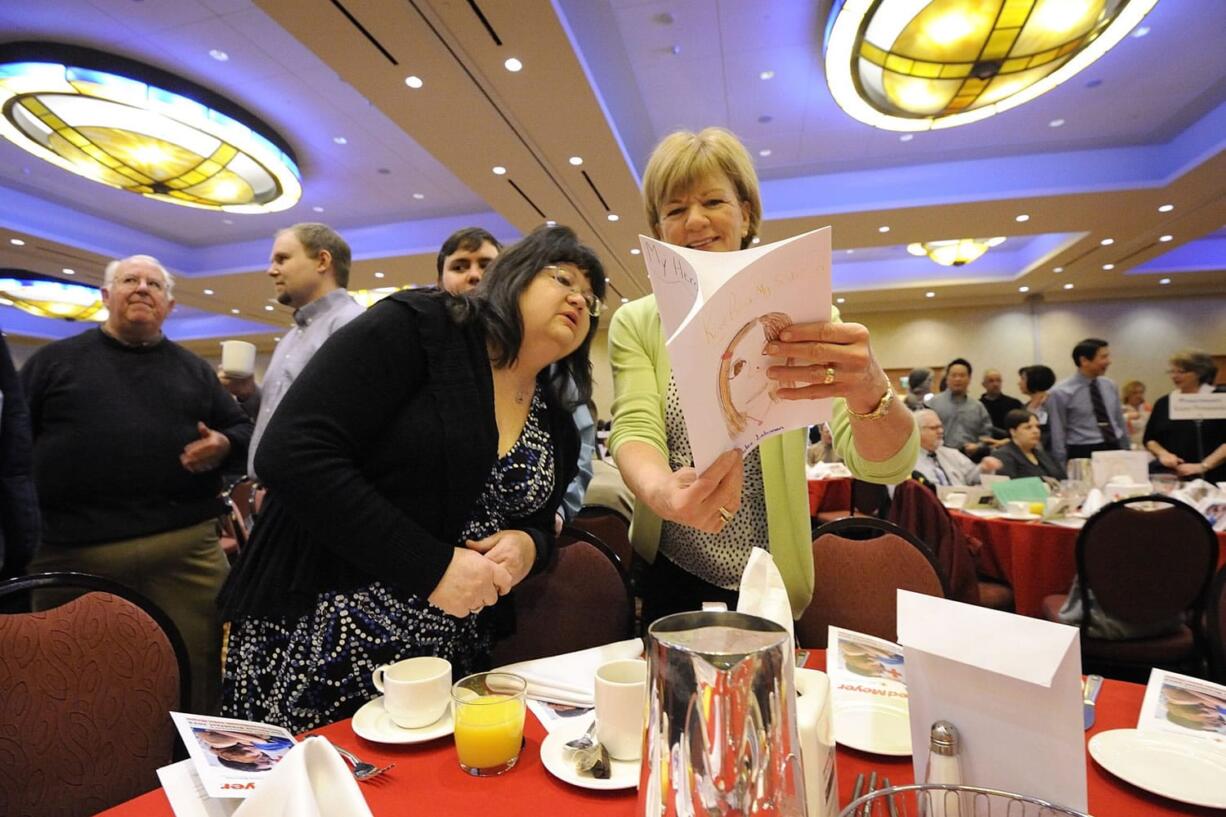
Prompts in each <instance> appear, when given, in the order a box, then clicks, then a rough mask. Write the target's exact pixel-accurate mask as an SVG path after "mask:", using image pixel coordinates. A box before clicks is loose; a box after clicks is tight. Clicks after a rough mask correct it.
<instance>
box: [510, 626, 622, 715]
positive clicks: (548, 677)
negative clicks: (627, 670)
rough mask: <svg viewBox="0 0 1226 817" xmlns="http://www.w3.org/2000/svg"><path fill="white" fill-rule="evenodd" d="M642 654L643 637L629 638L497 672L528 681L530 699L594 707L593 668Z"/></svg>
mask: <svg viewBox="0 0 1226 817" xmlns="http://www.w3.org/2000/svg"><path fill="white" fill-rule="evenodd" d="M642 654H643V640H642V639H641V638H629V639H626V640H625V641H614V642H613V643H612V644H603V645H601V646H599V647H591V648H590V649H586V650H579V651H578V652H568V653H563V654H562V655H553V656H550V657H548V658H534V659H532V660H531V661H519V662H517V663H515V664H507V665H506V666H505V667H499V668H498V669H497V670H496V671H497V672H513V673H515V674H516V675H518V676H520V677H521V678H523V679H524V680H525V681H527V682H528V697H529V698H534V699H536V700H538V701H548V702H549V703H555V704H565V705H568V706H595V705H596V697H595V695H596V691H595V686H596V670H597V669H598V668H599V667H600V665H601V664H607V663H608V662H609V661H616V660H618V659H619V658H638V657H639V656H641V655H642Z"/></svg>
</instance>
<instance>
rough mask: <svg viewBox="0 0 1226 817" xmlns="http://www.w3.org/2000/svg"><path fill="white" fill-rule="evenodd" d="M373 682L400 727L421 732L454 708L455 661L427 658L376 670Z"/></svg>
mask: <svg viewBox="0 0 1226 817" xmlns="http://www.w3.org/2000/svg"><path fill="white" fill-rule="evenodd" d="M371 680H373V681H374V683H375V689H377V690H379V691H380V692H382V693H383V708H384V709H386V710H387V714H389V715H391V716H392V720H393V721H395V722H396V725H397V726H403V727H404V728H405V729H420V728H421V727H423V726H429V725H430V724H432V723H434V722H435V721H437V720H438V719H439V718H441V717H443V713H444V712H446V711H447V707H448V706H450V705H451V662H450V661H448V660H447V659H446V658H435V657H434V656H432V655H424V656H420V657H418V658H406V659H405V660H403V661H397V662H396V663H395V664H384V665H383V666H381V667H379V668H378V669H376V670H375V671H374V672H373V673H372V675H371Z"/></svg>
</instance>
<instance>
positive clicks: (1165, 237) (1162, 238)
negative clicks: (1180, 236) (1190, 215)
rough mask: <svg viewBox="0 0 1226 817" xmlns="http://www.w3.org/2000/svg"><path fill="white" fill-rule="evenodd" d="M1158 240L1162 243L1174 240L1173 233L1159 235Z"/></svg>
mask: <svg viewBox="0 0 1226 817" xmlns="http://www.w3.org/2000/svg"><path fill="white" fill-rule="evenodd" d="M1158 240H1159V241H1161V242H1162V243H1163V244H1165V243H1166V242H1168V241H1174V240H1175V236H1173V235H1161V236H1158Z"/></svg>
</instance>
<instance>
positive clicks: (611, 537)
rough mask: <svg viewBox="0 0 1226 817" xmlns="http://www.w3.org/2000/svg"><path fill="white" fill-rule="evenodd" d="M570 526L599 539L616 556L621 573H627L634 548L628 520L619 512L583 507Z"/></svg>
mask: <svg viewBox="0 0 1226 817" xmlns="http://www.w3.org/2000/svg"><path fill="white" fill-rule="evenodd" d="M570 524H571V527H575V528H579V529H580V530H585V531H588V532H590V533H592V534H595V535H596V536H597V537H599V539H600V541H602V542H604V543H605V544H606V545H608V546H609V549H610V550H612V551H613V552H614V553H616V554H617V558H618V559H619V560H620V562H621V568H622V571H623V572H625V573H629V571H630V566H631V562H632V561H633V560H634V548H633V547H631V545H630V520H629V519H627V518H626V517H625V516H624V515H623V514H622V513H621V511H618V510H617V509H616V508H610V507H608V506H606V505H584V506H583V507H582V508H580V509H579V513H577V514H576V515H575V518H574V520H573V521H572V522H571V523H570Z"/></svg>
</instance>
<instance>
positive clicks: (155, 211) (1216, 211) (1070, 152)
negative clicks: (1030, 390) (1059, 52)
mask: <svg viewBox="0 0 1226 817" xmlns="http://www.w3.org/2000/svg"><path fill="white" fill-rule="evenodd" d="M828 5H829V4H828V2H822V3H815V2H810V1H809V0H804V1H803V2H785V1H784V0H665V1H658V0H650V1H649V2H636V0H554V2H550V1H549V0H484V1H482V0H476V2H472V3H470V2H468V0H394V2H393V0H338V2H331V1H330V0H260V2H258V3H252V2H249V0H43V2H38V3H30V2H27V3H7V4H3V5H0V43H2V42H13V41H20V40H48V41H56V42H65V43H70V44H76V45H84V46H88V47H91V48H95V49H98V50H102V51H108V52H111V53H115V54H118V55H120V56H124V57H128V58H131V59H136V60H139V61H143V62H146V63H149V64H151V65H153V66H155V67H157V68H160V69H163V70H166V71H169V72H171V73H175V74H178V75H180V76H183V77H184V78H186V79H189V80H191V81H193V82H195V83H197V84H200V85H203V86H205V87H207V88H209V89H211V90H212V91H214V92H216V93H219V94H222V95H224V96H226V97H228V98H230V99H232V100H233V101H235V102H237V103H238V104H240V105H242V106H243V107H245V108H247V109H248V110H250V111H252V112H253V113H255V114H256V115H257V116H259V117H260V118H261V119H262V120H263V121H265V122H266V123H268V124H269V125H270V126H271V127H272V128H273V129H275V130H276V131H277V132H278V133H279V134H280V135H281V136H282V137H284V139H285V140H286V141H288V142H289V144H290V145H291V146H292V147H293V149H294V151H295V153H296V154H297V158H298V162H299V166H300V168H301V170H302V174H303V187H304V196H303V199H302V201H301V202H300V203H299V204H298V205H297V206H295V207H294V208H293V209H291V210H289V211H287V212H284V213H278V214H271V215H262V216H240V215H227V214H221V213H212V212H207V211H199V210H194V209H190V208H182V207H175V206H172V205H167V204H163V203H159V202H154V201H146V200H143V199H141V198H140V197H138V196H135V195H132V194H129V193H125V192H122V191H118V190H112V189H110V188H106V187H103V186H101V185H98V184H96V183H93V182H90V181H88V180H85V179H82V178H80V177H77V176H75V175H72V174H69V173H67V172H65V171H61V170H59V169H56V168H53V167H50V166H40V163H39V162H38V161H37V160H35V159H33V158H32V157H30V156H29V154H26V153H25V152H23V151H21V150H19V149H17V148H16V147H14V146H12V145H10V144H7V143H0V201H3V202H4V206H2V207H0V239H2V238H7V237H19V238H22V239H24V240H25V241H26V245H25V246H23V247H14V246H13V245H11V244H9V242H8V241H7V240H0V267H18V268H25V269H31V270H34V271H37V272H42V273H45V274H51V275H56V276H59V277H61V278H64V277H65V276H64V275H63V274H62V272H61V270H62V268H63V267H64V266H71V267H72V268H74V269H75V270H76V271H77V274H76V275H75V276H74V279H76V280H86V281H91V280H92V281H97V280H98V279H99V278H100V273H101V267H102V265H103V264H104V263H105V261H106V260H107V259H109V258H111V257H117V256H122V255H126V254H130V253H135V252H152V253H153V254H155V255H158V256H159V257H161V258H162V259H163V260H164V261H165V262H166V263H167V264H168V266H170V267H171V268H172V269H173V270H175V271H176V272H179V273H181V284H180V287H179V289H178V292H177V294H178V296H179V299H180V302H181V303H182V304H183V305H185V306H188V307H192V308H195V309H196V310H199V311H200V312H204V313H215V318H216V320H213V321H211V322H210V321H200V320H196V321H195V323H193V324H192V325H191V326H190V327H188V326H187V325H184V326H182V327H170V328H168V331H169V332H170V334H171V335H172V336H178V337H184V338H193V337H194V338H200V337H219V336H225V335H232V334H259V333H261V332H263V333H264V337H263V338H262V339H261V340H262V341H263V342H265V343H270V342H271V338H272V337H273V336H274V335H275V334H276V331H277V329H278V328H279V327H280V326H283V325H284V324H285V323H286V322H287V317H288V316H287V313H286V312H285V311H284V309H282V308H280V307H277V308H275V309H274V310H273V311H271V312H269V311H266V310H265V309H264V306H265V305H266V304H267V303H268V298H269V296H270V294H271V291H270V288H269V286H268V282H267V279H266V278H265V277H263V275H262V274H261V273H260V270H261V269H262V267H263V265H264V263H265V260H266V257H267V253H268V248H269V246H270V244H271V235H272V233H273V232H274V231H275V230H276V229H278V228H280V227H284V226H287V225H288V224H291V223H293V222H295V221H304V220H322V221H326V222H328V223H331V224H332V225H333V226H335V227H337V228H338V229H340V230H341V231H342V233H344V234H345V235H346V236H347V238H349V240H350V243H351V244H352V245H353V248H354V254H355V258H356V259H357V263H356V264H355V270H354V280H353V286H355V287H364V286H365V287H373V286H381V285H387V284H389V283H392V284H408V283H428V282H431V281H432V280H433V277H434V257H433V256H434V251H435V249H436V248H437V246H438V245H439V243H441V241H442V240H443V238H445V237H446V235H447V234H449V233H450V232H451V231H452V230H454V229H456V228H457V227H460V226H465V225H468V224H478V225H481V226H485V227H486V228H487V229H490V230H492V231H493V232H494V233H495V234H496V235H498V236H499V237H500V238H504V239H507V240H513V239H514V238H516V237H517V236H518V235H521V234H522V233H524V232H526V231H527V230H529V229H531V228H532V227H533V226H535V225H536V224H538V223H540V222H541V221H542V220H543V219H544V217H548V218H553V219H556V220H557V221H559V222H561V223H566V224H570V225H572V226H574V227H575V228H576V229H577V230H578V231H579V232H580V234H581V235H582V236H583V237H584V238H585V240H588V241H590V242H591V243H593V245H594V246H596V247H597V248H598V250H599V251H600V252H601V253H602V255H603V256H604V258H605V261H606V264H607V265H608V267H609V272H610V278H611V282H612V284H613V287H614V289H615V291H616V292H617V293H618V295H619V296H626V297H631V298H632V297H637V296H638V295H640V294H643V293H644V292H646V291H647V287H646V281H645V278H644V276H643V274H642V270H641V268H640V267H639V265H638V263H637V258H636V257H634V256H632V255H630V253H629V250H630V248H632V247H634V246H635V245H636V236H637V234H638V233H639V232H645V231H646V225H645V224H644V223H643V219H642V216H641V204H640V202H639V196H638V189H637V185H638V178H639V174H640V172H641V169H642V167H643V165H644V164H645V161H646V157H647V155H648V154H649V152H650V150H651V148H652V146H653V145H654V143H655V142H656V141H657V140H658V139H659V138H660V137H662V136H663V135H664V134H666V133H668V132H669V131H670V130H672V129H675V128H678V127H685V128H700V127H703V126H705V125H723V126H726V127H729V128H731V129H732V130H734V131H735V132H737V133H738V134H739V135H740V136H741V137H742V138H743V139H744V140H745V142H746V144H747V145H749V147H750V148H751V149H752V150H753V151H754V153H755V158H756V161H757V163H758V167H759V172H760V174H761V176H762V178H763V200H764V206H765V211H766V221H765V223H764V226H763V238H764V240H767V241H769V240H774V239H778V238H783V237H785V236H788V235H792V234H794V233H796V232H799V231H801V230H805V229H811V228H813V227H818V226H823V225H825V224H832V225H833V226H834V229H835V246H836V248H837V249H836V253H835V285H836V289H837V290H838V292H839V294H840V296H842V297H846V298H847V299H848V307H845V308H851V307H852V306H853V305H854V306H855V307H859V308H860V309H862V310H864V311H871V310H875V309H896V308H911V307H914V306H916V305H917V304H919V303H920V302H922V293H923V292H925V291H928V290H930V289H934V288H935V289H936V291H937V292H938V297H939V298H940V299H941V302H942V303H947V304H1000V303H1009V302H1019V303H1020V302H1021V299H1022V298H1023V296H1022V295H1021V294H1019V293H1018V286H1022V285H1025V286H1029V287H1030V296H1034V295H1036V294H1037V295H1041V296H1042V297H1044V298H1047V299H1050V300H1061V299H1073V298H1103V297H1159V296H1163V295H1168V294H1177V293H1178V294H1187V293H1224V292H1226V236H1224V234H1223V232H1221V228H1222V225H1223V223H1226V197H1224V196H1223V192H1224V191H1226V185H1224V184H1223V180H1224V179H1226V155H1224V154H1223V150H1222V148H1223V143H1224V142H1226V49H1223V48H1222V47H1221V34H1222V32H1223V31H1226V2H1222V1H1221V0H1160V2H1159V3H1158V5H1157V6H1156V8H1155V9H1154V11H1153V12H1151V14H1150V15H1149V16H1148V17H1147V18H1146V20H1145V21H1144V23H1143V25H1144V26H1146V27H1147V28H1148V29H1149V33H1148V35H1147V36H1144V37H1127V38H1125V39H1124V40H1123V42H1122V43H1121V44H1120V45H1119V46H1118V47H1117V48H1116V49H1115V50H1113V51H1112V52H1110V53H1109V54H1108V55H1106V56H1105V57H1104V58H1103V59H1101V60H1099V61H1098V62H1097V63H1095V64H1094V65H1093V66H1091V67H1090V68H1089V69H1088V70H1087V71H1085V72H1083V73H1082V74H1081V75H1078V76H1077V77H1075V78H1074V79H1073V80H1072V81H1070V82H1068V83H1066V84H1065V85H1063V86H1061V87H1060V88H1058V89H1057V90H1056V91H1054V92H1052V93H1050V94H1048V95H1046V96H1044V97H1041V98H1039V99H1038V100H1036V101H1034V102H1032V103H1030V104H1028V105H1025V106H1022V107H1021V108H1018V109H1015V110H1013V111H1010V112H1007V113H1005V114H1002V115H1000V116H997V117H993V118H991V119H989V120H987V121H985V122H981V123H977V124H975V125H970V126H965V127H961V128H954V129H950V130H946V131H938V132H930V133H921V134H917V135H916V136H915V137H914V139H912V140H909V141H907V142H903V141H901V140H900V139H899V135H898V134H896V133H892V132H887V131H880V130H874V129H872V128H869V127H867V126H865V125H862V124H860V123H858V122H855V121H854V120H851V119H850V118H849V117H847V116H846V115H845V114H843V113H842V112H841V111H840V110H839V109H838V108H837V106H835V104H834V102H833V100H832V99H831V96H830V93H829V91H828V90H827V87H826V83H825V79H824V67H823V65H822V61H821V39H822V32H823V29H824V26H825V17H826V13H827V9H828ZM478 11H479V12H480V13H481V14H483V15H484V18H485V23H486V24H488V27H487V25H486V24H483V22H482V20H481V19H480V18H479V17H478V14H477V12H478ZM354 21H356V22H357V23H359V24H360V25H361V26H362V28H363V29H365V32H366V33H365V34H364V33H363V31H361V30H359V29H358V28H357V27H356V26H355V25H354ZM495 38H497V42H496V40H495ZM372 40H373V41H375V42H377V43H378V47H376V45H375V44H374V43H372ZM499 43H501V44H499ZM380 48H381V49H382V51H380ZM214 49H219V50H222V51H224V52H226V54H227V55H228V56H229V59H228V60H227V61H225V62H219V61H217V60H215V59H214V58H212V57H211V56H210V55H209V52H210V50H214ZM510 56H515V57H518V58H519V59H521V60H522V61H523V63H524V66H525V67H524V70H522V71H520V72H518V73H510V72H508V71H506V70H505V69H504V68H503V61H504V60H505V59H506V58H507V57H510ZM763 71H773V72H774V76H773V77H772V78H770V79H768V80H763V79H760V74H761V72H763ZM410 73H411V74H416V75H419V76H421V77H422V78H423V80H424V81H425V86H424V87H423V88H422V89H421V90H416V91H414V90H411V89H409V88H407V87H406V86H405V84H404V82H403V80H404V77H405V76H406V75H407V74H410ZM1056 119H1063V120H1064V124H1063V125H1062V126H1061V127H1050V125H1049V123H1050V122H1052V121H1053V120H1056ZM335 137H344V139H345V142H346V143H345V144H343V145H341V144H337V143H336V142H335V141H334V138H335ZM763 150H769V151H770V153H769V155H765V156H763V155H758V154H759V151H763ZM573 155H581V156H583V158H584V164H583V166H582V167H579V168H576V167H573V166H571V165H570V164H569V162H568V159H569V157H571V156H573ZM494 164H502V165H505V166H506V167H508V168H509V170H510V173H508V175H507V176H505V177H499V176H494V175H493V174H492V173H491V172H490V167H491V166H492V165H494ZM585 174H586V176H585ZM414 194H417V196H420V198H418V197H415V196H414ZM1168 201H1170V202H1172V203H1175V204H1176V209H1175V210H1174V211H1173V212H1170V213H1165V214H1163V213H1159V212H1158V211H1157V206H1158V205H1159V204H1162V203H1166V202H1168ZM314 208H322V210H321V211H317V210H315V209H314ZM610 212H613V213H616V214H617V215H618V216H619V217H620V220H619V221H617V222H610V221H609V220H608V219H607V215H608V213H610ZM1023 213H1025V214H1027V215H1029V216H1030V219H1029V220H1028V221H1025V222H1018V221H1016V220H1015V218H1016V216H1018V215H1020V214H1023ZM881 226H889V227H890V231H889V232H888V233H882V232H879V231H878V228H879V227H881ZM1165 234H1171V235H1173V236H1174V239H1173V240H1172V241H1170V242H1166V243H1163V242H1159V241H1158V237H1159V236H1160V235H1165ZM971 235H975V236H990V235H1006V236H1009V237H1010V239H1009V240H1008V241H1006V243H1005V244H1004V245H1002V246H1001V247H1000V248H997V249H996V250H992V251H990V252H989V253H988V254H987V255H986V256H984V258H983V259H981V260H980V261H978V262H975V264H972V265H969V266H967V267H965V268H962V269H961V270H948V269H945V268H941V267H937V266H936V265H934V264H932V263H931V262H928V261H927V260H926V259H913V258H910V257H909V256H906V254H905V252H903V251H902V247H903V246H905V244H906V243H908V242H910V241H922V240H931V239H942V238H955V237H966V236H971ZM1104 238H1112V239H1114V241H1115V243H1114V244H1112V245H1111V246H1107V247H1104V246H1102V245H1101V244H1100V241H1101V240H1102V239H1104ZM848 250H852V251H853V252H851V253H848V252H847V251H848ZM1104 263H1114V264H1115V269H1113V270H1110V271H1107V270H1103V269H1102V265H1103V264H1104ZM1055 267H1064V272H1061V273H1056V272H1054V271H1053V269H1054V268H1055ZM376 272H382V273H384V277H383V278H381V279H379V278H376V277H375V273H376ZM1161 277H1168V278H1171V279H1172V283H1171V284H1169V285H1159V284H1158V280H1159V278H1161ZM1072 281H1076V287H1075V288H1074V290H1072V291H1068V290H1065V289H1064V285H1065V284H1066V283H1068V282H1072ZM205 288H210V289H213V290H214V291H215V293H216V294H215V295H212V296H206V295H204V294H203V290H204V289H205ZM917 298H919V299H920V300H916V299H917ZM613 302H614V305H616V304H617V303H618V302H620V297H615V298H613ZM234 309H237V310H239V314H238V315H237V316H235V315H233V314H231V310H234ZM190 314H191V313H190V312H188V311H187V310H184V316H185V317H186V316H187V315H190ZM172 320H173V318H172ZM0 326H3V327H5V328H6V329H8V330H9V331H10V332H13V331H15V332H16V333H18V334H26V335H30V336H39V337H61V336H64V335H67V334H72V333H74V332H75V331H77V328H76V327H73V326H71V325H68V324H63V323H54V322H38V321H37V320H36V319H25V318H21V317H18V316H17V315H16V314H14V312H13V311H12V310H11V309H9V308H4V307H0ZM15 326H16V327H17V328H16V329H14V327H15ZM176 333H177V334H176Z"/></svg>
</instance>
